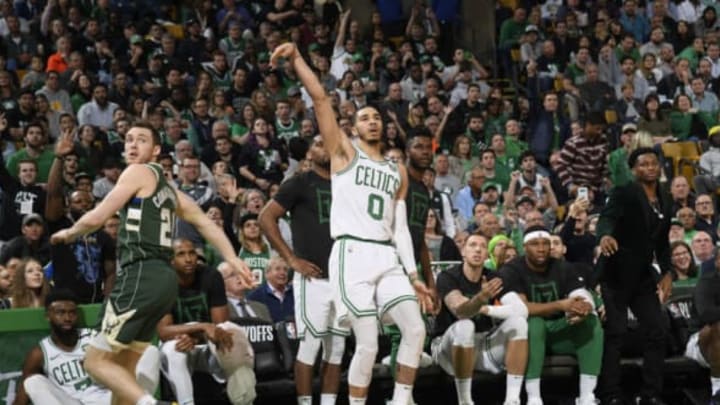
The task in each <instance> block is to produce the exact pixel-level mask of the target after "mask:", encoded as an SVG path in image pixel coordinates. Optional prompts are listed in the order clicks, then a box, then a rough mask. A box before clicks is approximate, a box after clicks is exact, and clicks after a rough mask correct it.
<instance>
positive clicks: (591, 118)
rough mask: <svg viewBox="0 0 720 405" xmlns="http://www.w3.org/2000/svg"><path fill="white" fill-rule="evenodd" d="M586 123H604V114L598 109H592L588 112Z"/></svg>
mask: <svg viewBox="0 0 720 405" xmlns="http://www.w3.org/2000/svg"><path fill="white" fill-rule="evenodd" d="M585 124H586V125H605V124H606V122H605V116H604V115H603V113H601V112H599V111H593V112H591V113H590V114H588V117H587V120H586V121H585Z"/></svg>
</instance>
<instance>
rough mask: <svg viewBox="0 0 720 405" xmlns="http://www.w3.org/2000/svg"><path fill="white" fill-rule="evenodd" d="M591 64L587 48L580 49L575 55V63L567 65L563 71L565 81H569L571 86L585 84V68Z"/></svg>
mask: <svg viewBox="0 0 720 405" xmlns="http://www.w3.org/2000/svg"><path fill="white" fill-rule="evenodd" d="M590 62H592V60H591V59H590V50H589V49H588V48H580V49H578V51H577V54H576V55H575V62H573V63H571V64H569V65H568V67H567V69H566V70H565V79H567V80H570V84H571V85H572V86H579V85H581V84H583V83H585V68H586V67H587V65H588V64H589V63H590Z"/></svg>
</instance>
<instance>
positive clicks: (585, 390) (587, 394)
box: [580, 374, 597, 401]
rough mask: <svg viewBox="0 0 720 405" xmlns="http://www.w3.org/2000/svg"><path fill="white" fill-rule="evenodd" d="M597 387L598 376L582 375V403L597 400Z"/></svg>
mask: <svg viewBox="0 0 720 405" xmlns="http://www.w3.org/2000/svg"><path fill="white" fill-rule="evenodd" d="M596 386H597V376H596V375H589V374H580V401H585V400H586V399H589V398H591V399H595V394H594V391H595V387H596Z"/></svg>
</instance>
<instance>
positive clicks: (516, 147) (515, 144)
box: [505, 135, 528, 164]
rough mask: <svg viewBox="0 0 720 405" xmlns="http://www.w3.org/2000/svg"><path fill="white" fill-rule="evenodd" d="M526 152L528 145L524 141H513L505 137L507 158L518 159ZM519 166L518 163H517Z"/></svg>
mask: <svg viewBox="0 0 720 405" xmlns="http://www.w3.org/2000/svg"><path fill="white" fill-rule="evenodd" d="M526 150H528V144H527V142H525V141H521V140H518V139H515V138H513V137H510V136H507V135H506V136H505V153H506V154H507V155H508V156H511V157H514V158H516V159H517V158H519V157H520V155H522V153H523V152H525V151H526ZM518 164H519V162H518Z"/></svg>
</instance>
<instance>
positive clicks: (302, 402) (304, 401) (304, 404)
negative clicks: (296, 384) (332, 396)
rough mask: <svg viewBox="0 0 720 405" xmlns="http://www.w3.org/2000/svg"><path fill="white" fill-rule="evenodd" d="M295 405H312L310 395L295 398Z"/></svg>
mask: <svg viewBox="0 0 720 405" xmlns="http://www.w3.org/2000/svg"><path fill="white" fill-rule="evenodd" d="M297 405H312V395H301V396H299V397H297Z"/></svg>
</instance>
